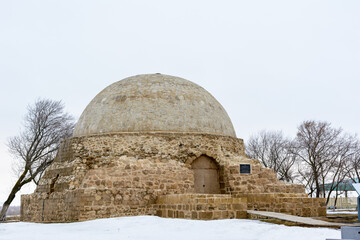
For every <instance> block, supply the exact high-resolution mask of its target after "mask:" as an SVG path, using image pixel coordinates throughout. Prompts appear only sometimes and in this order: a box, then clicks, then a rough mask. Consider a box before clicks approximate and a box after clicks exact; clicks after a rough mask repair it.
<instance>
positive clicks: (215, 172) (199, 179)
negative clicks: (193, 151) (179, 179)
mask: <svg viewBox="0 0 360 240" xmlns="http://www.w3.org/2000/svg"><path fill="white" fill-rule="evenodd" d="M191 168H192V169H193V171H194V187H195V193H210V194H219V193H220V183H219V168H218V166H217V165H216V162H215V160H213V159H212V158H209V157H207V156H200V157H198V158H197V159H195V160H194V161H193V163H192V164H191Z"/></svg>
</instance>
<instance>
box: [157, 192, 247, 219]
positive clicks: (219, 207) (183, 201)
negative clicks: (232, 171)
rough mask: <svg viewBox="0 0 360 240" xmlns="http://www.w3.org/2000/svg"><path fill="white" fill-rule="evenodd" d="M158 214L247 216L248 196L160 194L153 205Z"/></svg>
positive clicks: (167, 215)
mask: <svg viewBox="0 0 360 240" xmlns="http://www.w3.org/2000/svg"><path fill="white" fill-rule="evenodd" d="M153 208H154V209H158V210H157V211H156V215H157V216H159V217H168V218H186V219H200V220H210V219H229V218H246V217H247V213H246V210H247V202H246V198H244V197H242V198H240V197H239V198H236V197H232V196H231V195H227V194H176V195H165V196H159V197H158V199H157V201H156V204H155V205H153Z"/></svg>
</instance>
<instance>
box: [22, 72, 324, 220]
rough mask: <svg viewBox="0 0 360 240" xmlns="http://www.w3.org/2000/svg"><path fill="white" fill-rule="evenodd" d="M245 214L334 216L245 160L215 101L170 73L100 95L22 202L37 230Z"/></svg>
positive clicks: (142, 77) (108, 89)
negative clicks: (99, 221) (47, 225)
mask: <svg viewBox="0 0 360 240" xmlns="http://www.w3.org/2000/svg"><path fill="white" fill-rule="evenodd" d="M239 108H240V107H239ZM247 210H262V211H274V212H282V213H288V214H293V215H298V216H313V217H315V216H322V215H325V213H326V211H325V201H324V199H316V198H308V197H307V194H305V189H304V187H303V186H302V185H295V184H289V183H285V182H281V181H279V180H278V179H277V176H276V174H275V172H274V171H273V170H271V169H267V168H264V167H262V165H261V164H260V162H259V161H258V160H254V159H249V158H248V157H247V156H246V155H245V152H244V143H243V140H242V139H240V138H237V137H236V135H235V131H234V128H233V125H232V123H231V120H230V118H229V116H228V115H227V113H226V111H225V110H224V108H223V107H222V106H221V104H220V103H219V102H218V101H217V100H216V99H215V98H214V97H213V96H212V95H211V94H210V93H208V92H207V91H206V90H205V89H203V88H202V87H200V86H198V85H196V84H194V83H192V82H190V81H187V80H185V79H182V78H179V77H173V76H168V75H163V74H147V75H137V76H133V77H129V78H126V79H124V80H121V81H118V82H116V83H114V84H112V85H110V86H108V87H106V88H105V89H104V90H103V91H101V92H100V93H99V94H98V95H97V96H95V98H94V99H93V100H92V101H91V102H90V103H89V105H88V106H87V107H86V109H85V110H84V112H83V113H82V115H81V117H80V119H79V121H78V123H77V125H76V128H75V131H74V135H73V137H72V138H70V139H67V140H65V141H64V142H63V143H62V145H61V147H60V149H59V151H58V154H57V157H56V159H55V160H54V162H53V163H52V164H51V165H50V166H49V167H48V169H47V170H46V172H45V174H44V175H43V177H42V179H41V181H40V183H39V185H38V187H37V188H36V190H35V192H34V193H33V194H29V195H23V196H22V198H21V220H22V221H31V222H72V221H83V220H89V219H95V218H108V217H118V216H134V215H156V216H161V217H171V218H188V219H224V218H247V217H248V215H247V212H246V211H247Z"/></svg>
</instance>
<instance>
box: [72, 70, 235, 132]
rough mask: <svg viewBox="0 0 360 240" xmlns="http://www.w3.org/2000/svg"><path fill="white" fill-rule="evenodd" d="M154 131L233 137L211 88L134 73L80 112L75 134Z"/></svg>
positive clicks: (230, 125)
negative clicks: (207, 89)
mask: <svg viewBox="0 0 360 240" xmlns="http://www.w3.org/2000/svg"><path fill="white" fill-rule="evenodd" d="M154 131H156V132H188V133H210V134H217V135H225V136H232V137H236V135H235V131H234V128H233V125H232V123H231V121H230V118H229V116H228V115H227V113H226V111H225V110H224V108H223V107H222V106H221V104H220V103H219V102H218V101H217V100H216V99H215V98H214V97H213V96H212V95H211V94H210V93H209V92H207V91H206V90H205V89H204V88H202V87H200V86H198V85H196V84H195V83H192V82H190V81H187V80H185V79H182V78H179V77H174V76H169V75H163V74H144V75H137V76H133V77H129V78H126V79H124V80H121V81H118V82H116V83H113V84H112V85H110V86H108V87H106V88H105V89H104V90H103V91H101V92H100V93H99V94H98V95H97V96H96V97H95V98H94V99H93V100H92V101H91V102H90V104H89V105H88V106H87V107H86V109H85V110H84V112H83V113H82V115H81V117H80V119H79V121H78V123H77V125H76V129H75V132H74V136H88V135H93V134H103V133H115V132H154Z"/></svg>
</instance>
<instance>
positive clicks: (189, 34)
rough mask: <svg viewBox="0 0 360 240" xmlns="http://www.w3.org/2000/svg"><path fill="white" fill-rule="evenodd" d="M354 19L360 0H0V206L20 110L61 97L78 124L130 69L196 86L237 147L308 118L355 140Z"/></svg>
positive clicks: (359, 44)
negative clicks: (215, 106) (224, 115)
mask: <svg viewBox="0 0 360 240" xmlns="http://www.w3.org/2000/svg"><path fill="white" fill-rule="evenodd" d="M359 13H360V1H358V0H352V1H351V0H347V1H344V0H338V1H330V0H323V1H317V0H308V1H306V0H299V1H289V0H284V1H276V0H272V1H268V0H263V1H256V0H252V1H248V0H247V1H240V0H234V1H225V0H222V1H209V0H206V1H205V0H204V1H200V0H198V1H194V0H192V1H185V0H181V1H169V0H167V1H166V0H164V1H156V0H151V1H149V0H147V1H146V0H144V1H136V0H129V1H120V0H119V1H100V0H99V1H90V0H84V1H73V0H71V1H65V0H63V1H50V0H46V1H40V0H38V1H30V0H25V1H10V0H8V1H6V0H0V81H1V85H0V91H1V94H0V102H1V105H0V112H1V115H0V202H3V201H5V200H6V197H7V195H8V193H9V191H10V189H11V187H12V184H13V182H14V181H15V178H14V175H13V173H12V170H11V162H12V159H11V156H10V155H9V154H8V152H7V148H6V140H7V138H8V137H9V136H13V135H16V134H18V132H19V129H20V126H21V122H22V117H23V115H24V113H25V108H26V105H28V104H31V103H33V102H34V100H35V99H36V98H38V97H45V98H51V99H56V100H63V102H64V103H65V105H66V108H67V111H68V112H69V113H71V114H73V115H74V116H75V117H77V118H78V117H79V116H80V115H81V112H82V111H83V109H84V108H85V107H86V105H87V104H88V103H89V102H90V100H91V99H92V98H93V97H94V96H95V95H96V94H97V93H98V92H99V91H101V90H102V89H103V88H105V87H106V86H108V85H109V84H111V83H113V82H115V81H118V80H121V79H123V78H125V77H128V76H132V75H136V74H143V73H157V72H159V73H164V74H169V75H175V76H179V77H183V78H185V79H188V80H190V81H193V82H195V83H197V84H199V85H201V86H202V87H204V88H205V89H207V90H208V91H209V92H210V93H211V94H213V95H214V96H215V98H217V99H218V100H219V102H220V103H221V104H222V105H223V106H224V107H225V109H226V110H227V112H228V114H229V116H230V118H231V119H232V122H233V125H234V127H235V130H236V133H237V136H238V137H240V138H243V139H245V140H246V139H248V138H249V136H250V135H251V134H253V133H256V132H258V131H260V130H262V129H268V130H283V132H284V133H285V134H286V135H288V136H293V135H294V134H295V133H296V127H297V126H298V125H299V123H300V122H301V121H303V120H307V119H315V120H326V121H329V122H331V123H333V125H334V126H335V127H342V128H343V129H344V130H345V131H347V132H350V133H357V134H359V133H360V130H359V122H360V111H359V105H360V96H359V90H360V14H359ZM32 191H33V187H32V186H31V187H27V188H26V189H25V190H24V191H23V192H32ZM19 204H20V198H19V197H17V198H16V200H15V202H14V205H19Z"/></svg>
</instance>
